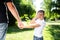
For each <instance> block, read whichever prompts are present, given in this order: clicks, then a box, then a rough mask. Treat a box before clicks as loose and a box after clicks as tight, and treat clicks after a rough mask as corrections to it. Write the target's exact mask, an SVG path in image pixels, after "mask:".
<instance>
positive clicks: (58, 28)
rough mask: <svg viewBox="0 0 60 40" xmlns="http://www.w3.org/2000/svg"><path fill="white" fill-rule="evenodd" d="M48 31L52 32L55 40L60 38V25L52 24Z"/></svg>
mask: <svg viewBox="0 0 60 40" xmlns="http://www.w3.org/2000/svg"><path fill="white" fill-rule="evenodd" d="M47 31H50V32H51V35H52V36H53V37H54V40H60V25H50V26H49V29H48V30H47Z"/></svg>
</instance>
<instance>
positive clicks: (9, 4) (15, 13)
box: [7, 2, 21, 22]
mask: <svg viewBox="0 0 60 40" xmlns="http://www.w3.org/2000/svg"><path fill="white" fill-rule="evenodd" d="M7 7H8V9H9V10H10V12H11V13H12V15H13V16H14V17H15V19H16V20H17V21H18V22H19V21H21V19H20V17H19V14H18V11H17V9H16V7H15V6H14V4H13V3H12V2H9V3H7Z"/></svg>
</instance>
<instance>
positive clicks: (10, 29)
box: [7, 26, 33, 34]
mask: <svg viewBox="0 0 60 40" xmlns="http://www.w3.org/2000/svg"><path fill="white" fill-rule="evenodd" d="M31 30H33V29H27V28H25V29H19V28H18V27H17V26H9V27H8V31H7V33H8V34H10V33H17V32H24V31H31Z"/></svg>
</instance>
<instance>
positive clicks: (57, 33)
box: [6, 0, 60, 40]
mask: <svg viewBox="0 0 60 40" xmlns="http://www.w3.org/2000/svg"><path fill="white" fill-rule="evenodd" d="M13 2H14V4H15V6H16V8H17V10H18V12H19V15H20V18H21V20H22V22H23V23H24V24H28V23H29V22H30V20H31V19H32V18H33V17H34V16H35V15H36V12H37V11H38V10H39V9H43V10H44V11H45V21H46V27H45V28H44V31H43V36H44V40H60V0H13ZM8 15H9V27H8V31H7V36H6V40H33V32H34V30H33V29H26V28H25V29H19V28H18V27H17V21H16V20H15V18H14V17H13V16H12V15H11V13H10V12H9V10H8Z"/></svg>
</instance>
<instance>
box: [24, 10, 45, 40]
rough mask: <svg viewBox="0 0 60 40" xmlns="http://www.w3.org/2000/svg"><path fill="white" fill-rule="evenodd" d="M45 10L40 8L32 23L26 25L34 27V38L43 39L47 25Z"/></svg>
mask: <svg viewBox="0 0 60 40" xmlns="http://www.w3.org/2000/svg"><path fill="white" fill-rule="evenodd" d="M45 24H46V23H45V21H44V11H43V10H39V11H38V12H37V15H36V17H35V18H33V19H32V21H31V23H30V25H27V26H24V28H34V39H33V40H43V35H42V31H43V29H44V27H45Z"/></svg>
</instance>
